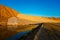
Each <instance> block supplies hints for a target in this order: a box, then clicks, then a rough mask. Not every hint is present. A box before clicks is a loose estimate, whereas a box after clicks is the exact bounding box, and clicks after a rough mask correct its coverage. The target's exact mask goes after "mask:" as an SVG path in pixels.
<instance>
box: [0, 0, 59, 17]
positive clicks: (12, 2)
mask: <svg viewBox="0 0 60 40" xmlns="http://www.w3.org/2000/svg"><path fill="white" fill-rule="evenodd" d="M0 4H2V5H5V6H8V7H10V8H13V9H14V10H16V11H17V12H21V13H22V14H27V15H33V16H49V17H60V0H0Z"/></svg>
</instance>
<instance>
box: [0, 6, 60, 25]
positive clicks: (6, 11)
mask: <svg viewBox="0 0 60 40" xmlns="http://www.w3.org/2000/svg"><path fill="white" fill-rule="evenodd" d="M41 22H50V23H60V18H46V17H37V16H28V15H24V14H20V13H18V12H16V11H15V10H13V9H11V8H8V7H6V6H2V5H0V24H1V23H3V24H4V25H6V24H13V25H14V23H15V24H18V25H20V24H21V25H22V24H23V25H24V24H33V23H41Z"/></svg>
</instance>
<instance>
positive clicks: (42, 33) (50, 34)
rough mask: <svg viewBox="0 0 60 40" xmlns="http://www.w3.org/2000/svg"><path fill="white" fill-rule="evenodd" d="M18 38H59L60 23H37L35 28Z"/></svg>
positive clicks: (36, 39) (48, 39)
mask: <svg viewBox="0 0 60 40" xmlns="http://www.w3.org/2000/svg"><path fill="white" fill-rule="evenodd" d="M18 40H60V23H44V24H38V27H37V28H35V29H33V30H32V31H31V32H29V33H28V34H25V35H23V36H22V37H21V38H19V39H18Z"/></svg>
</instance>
